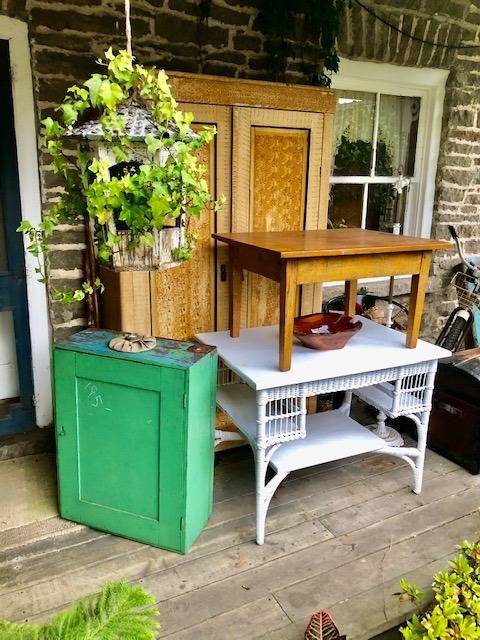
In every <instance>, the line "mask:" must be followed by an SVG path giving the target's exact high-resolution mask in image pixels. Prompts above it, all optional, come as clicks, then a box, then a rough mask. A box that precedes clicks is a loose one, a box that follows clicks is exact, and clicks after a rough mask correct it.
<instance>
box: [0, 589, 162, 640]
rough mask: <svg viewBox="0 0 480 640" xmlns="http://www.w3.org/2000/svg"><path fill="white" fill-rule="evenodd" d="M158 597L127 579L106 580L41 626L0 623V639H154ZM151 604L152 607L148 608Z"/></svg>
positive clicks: (157, 626) (157, 625)
mask: <svg viewBox="0 0 480 640" xmlns="http://www.w3.org/2000/svg"><path fill="white" fill-rule="evenodd" d="M154 604H155V597H154V596H153V595H152V594H150V593H147V592H146V591H145V590H144V589H143V587H135V586H132V585H129V584H127V581H126V580H121V581H118V582H107V583H106V584H105V585H104V586H103V589H102V590H101V591H100V593H99V594H90V595H89V596H87V597H85V598H83V599H82V600H80V601H79V602H78V603H76V604H74V605H72V606H71V607H70V608H69V609H67V610H66V611H62V612H61V613H58V614H57V615H56V616H55V617H54V618H53V619H52V621H51V622H50V623H48V624H44V625H42V626H38V625H30V624H14V623H11V622H7V621H4V622H2V623H0V640H153V639H154V638H156V637H157V634H156V631H155V630H156V629H158V628H159V627H160V625H159V623H158V622H157V620H155V618H154V616H157V615H158V611H157V610H156V609H153V608H151V607H152V605H154ZM145 607H150V608H145Z"/></svg>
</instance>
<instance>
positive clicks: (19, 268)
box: [0, 40, 35, 435]
mask: <svg viewBox="0 0 480 640" xmlns="http://www.w3.org/2000/svg"><path fill="white" fill-rule="evenodd" d="M10 77H11V72H10V57H9V46H8V41H6V40H0V435H5V434H12V433H17V432H20V431H29V430H31V429H33V428H34V427H35V413H34V407H33V383H32V367H31V346H30V332H29V319H28V307H27V290H26V279H25V259H24V247H23V239H22V235H21V234H20V233H17V231H16V229H17V227H18V225H19V224H20V221H21V203H20V191H19V181H18V166H17V153H16V144H15V127H14V116H13V97H12V85H11V80H10Z"/></svg>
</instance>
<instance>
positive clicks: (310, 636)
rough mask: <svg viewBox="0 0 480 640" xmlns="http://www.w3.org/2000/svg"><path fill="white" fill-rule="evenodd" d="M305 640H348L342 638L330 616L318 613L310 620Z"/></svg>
mask: <svg viewBox="0 0 480 640" xmlns="http://www.w3.org/2000/svg"><path fill="white" fill-rule="evenodd" d="M303 640H346V636H341V635H340V633H339V631H338V629H337V627H336V626H335V623H334V622H333V620H332V618H331V616H330V614H328V613H327V612H326V611H317V612H316V613H314V614H313V616H312V617H311V618H310V622H309V623H308V627H307V628H306V629H305V635H304V636H303Z"/></svg>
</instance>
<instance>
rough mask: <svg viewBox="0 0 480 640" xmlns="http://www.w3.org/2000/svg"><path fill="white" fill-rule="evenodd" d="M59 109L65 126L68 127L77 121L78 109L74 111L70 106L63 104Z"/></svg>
mask: <svg viewBox="0 0 480 640" xmlns="http://www.w3.org/2000/svg"><path fill="white" fill-rule="evenodd" d="M61 109H62V112H63V121H64V122H65V124H67V125H70V124H73V123H74V122H76V121H77V118H78V109H76V108H75V107H74V106H73V105H72V104H66V103H64V104H63V105H62V107H61Z"/></svg>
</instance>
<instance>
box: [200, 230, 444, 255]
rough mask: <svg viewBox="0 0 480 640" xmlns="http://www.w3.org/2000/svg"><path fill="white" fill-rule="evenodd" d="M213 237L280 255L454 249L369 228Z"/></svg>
mask: <svg viewBox="0 0 480 640" xmlns="http://www.w3.org/2000/svg"><path fill="white" fill-rule="evenodd" d="M212 237H213V238H215V239H216V240H220V241H221V242H226V243H227V244H233V245H242V246H244V247H255V248H257V249H264V250H266V251H270V252H272V253H273V254H275V255H276V256H277V257H280V258H311V257H318V256H347V255H364V254H371V253H392V252H393V253H397V252H399V253H400V252H405V251H433V250H434V249H451V248H452V246H453V245H452V243H450V242H446V241H445V240H432V239H430V238H416V237H414V236H402V235H394V234H393V233H385V232H383V231H371V230H370V229H321V230H311V231H254V232H245V233H214V234H212Z"/></svg>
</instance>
